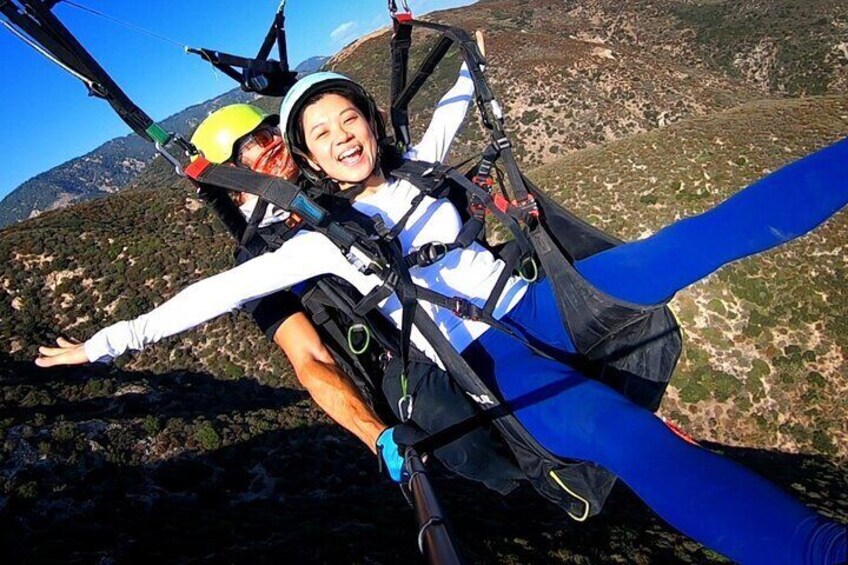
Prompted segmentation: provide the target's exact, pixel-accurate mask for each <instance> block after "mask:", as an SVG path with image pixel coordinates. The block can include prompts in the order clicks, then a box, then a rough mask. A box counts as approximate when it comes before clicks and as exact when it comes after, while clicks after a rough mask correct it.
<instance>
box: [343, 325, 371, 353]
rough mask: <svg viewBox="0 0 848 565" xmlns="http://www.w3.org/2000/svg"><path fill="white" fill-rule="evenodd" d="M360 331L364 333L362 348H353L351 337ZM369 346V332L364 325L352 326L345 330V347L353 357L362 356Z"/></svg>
mask: <svg viewBox="0 0 848 565" xmlns="http://www.w3.org/2000/svg"><path fill="white" fill-rule="evenodd" d="M357 331H361V332H364V333H365V343H364V344H363V345H362V347H359V348H357V347H354V345H353V335H354V332H357ZM369 345H371V330H369V329H368V326H366V325H365V324H353V325H352V326H350V327H349V328H348V329H347V346H348V348H349V349H350V352H351V353H353V354H354V355H362V354H363V353H365V352H366V351H368V346H369Z"/></svg>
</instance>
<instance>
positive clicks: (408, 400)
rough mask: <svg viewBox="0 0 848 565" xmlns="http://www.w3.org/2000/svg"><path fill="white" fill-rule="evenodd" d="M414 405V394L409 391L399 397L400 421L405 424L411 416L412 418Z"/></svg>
mask: <svg viewBox="0 0 848 565" xmlns="http://www.w3.org/2000/svg"><path fill="white" fill-rule="evenodd" d="M413 405H414V401H413V399H412V395H411V394H409V393H407V394H404V395H403V396H401V397H400V398H399V399H398V403H397V407H398V416H399V417H400V421H401V422H402V423H404V424H405V423H406V422H408V421H409V420H410V418H412V408H413Z"/></svg>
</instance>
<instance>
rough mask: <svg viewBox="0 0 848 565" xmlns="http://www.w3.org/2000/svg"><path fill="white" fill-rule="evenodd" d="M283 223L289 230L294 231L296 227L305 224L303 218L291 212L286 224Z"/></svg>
mask: <svg viewBox="0 0 848 565" xmlns="http://www.w3.org/2000/svg"><path fill="white" fill-rule="evenodd" d="M283 223H285V225H286V227H287V228H289V229H290V230H293V229H295V228H296V227H298V226H300V224H302V223H303V218H301V217H300V216H298V215H297V214H295V213H294V212H290V213H289V217H288V218H286V219H285V222H283Z"/></svg>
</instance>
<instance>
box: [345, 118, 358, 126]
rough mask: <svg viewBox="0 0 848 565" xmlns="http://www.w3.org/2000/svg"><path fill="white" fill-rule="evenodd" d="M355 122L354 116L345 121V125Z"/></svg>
mask: <svg viewBox="0 0 848 565" xmlns="http://www.w3.org/2000/svg"><path fill="white" fill-rule="evenodd" d="M355 121H356V116H351V117H349V118H346V119H345V123H346V124H350V123H353V122H355Z"/></svg>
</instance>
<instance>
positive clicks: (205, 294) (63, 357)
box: [36, 232, 344, 367]
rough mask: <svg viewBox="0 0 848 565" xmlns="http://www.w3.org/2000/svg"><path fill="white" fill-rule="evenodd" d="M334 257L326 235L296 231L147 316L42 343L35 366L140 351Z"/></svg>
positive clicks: (314, 272)
mask: <svg viewBox="0 0 848 565" xmlns="http://www.w3.org/2000/svg"><path fill="white" fill-rule="evenodd" d="M339 261H342V262H343V261H344V258H343V257H341V255H340V253H339V252H338V249H337V248H336V247H335V246H334V245H333V244H332V243H331V242H330V241H329V240H328V239H327V238H325V237H324V236H322V235H320V234H318V233H315V232H301V233H300V234H298V235H297V236H295V237H294V238H292V239H291V240H290V241H288V242H286V244H284V245H283V246H281V247H280V248H279V249H278V250H277V251H275V252H274V253H266V254H265V255H261V256H259V257H256V258H255V259H253V260H251V261H248V262H246V263H243V264H241V265H239V266H238V267H235V268H233V269H230V270H229V271H225V272H223V273H219V274H217V275H214V276H212V277H209V278H207V279H204V280H201V281H199V282H196V283H194V284H193V285H191V286H189V287H187V288H186V289H184V290H182V291H181V292H180V293H179V294H177V295H176V296H174V297H173V298H172V299H170V300H168V301H167V302H165V303H164V304H162V305H161V306H159V307H158V308H155V309H153V310H152V311H150V312H148V313H147V314H144V315H142V316H140V317H138V318H136V319H134V320H129V321H123V322H118V323H116V324H113V325H111V326H109V327H107V328H104V329H102V330H100V331H99V332H97V333H96V334H95V335H94V336H92V337H91V339H89V340H88V341H86V342H85V344H82V345H81V346H77V345H74V344H70V343H69V342H67V341H64V340H63V343H59V347H58V348H48V347H42V348H40V349H39V353H40V357H39V358H38V359H36V364H38V365H39V366H41V367H50V366H53V365H67V364H79V363H86V362H93V361H108V360H111V359H114V358H115V357H118V356H120V355H122V354H123V353H125V352H126V351H127V350H136V351H137V350H141V349H143V348H144V347H145V346H146V345H148V344H150V343H155V342H157V341H159V340H161V339H163V338H166V337H169V336H172V335H175V334H177V333H180V332H183V331H185V330H188V329H191V328H193V327H195V326H198V325H200V324H202V323H203V322H205V321H207V320H210V319H212V318H214V317H216V316H218V315H220V314H224V313H226V312H229V311H231V310H234V309H235V308H237V307H238V306H240V305H241V304H243V303H244V302H247V301H249V300H252V299H254V298H258V297H260V296H265V295H267V294H270V293H272V292H274V291H276V290H279V289H281V288H288V287H290V286H292V285H294V284H297V283H299V282H301V281H303V280H306V279H309V278H312V277H314V276H318V275H321V274H324V273H327V272H330V271H331V270H332V269H333V268H334V266H335V265H336V264H337V263H338V262H339Z"/></svg>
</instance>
